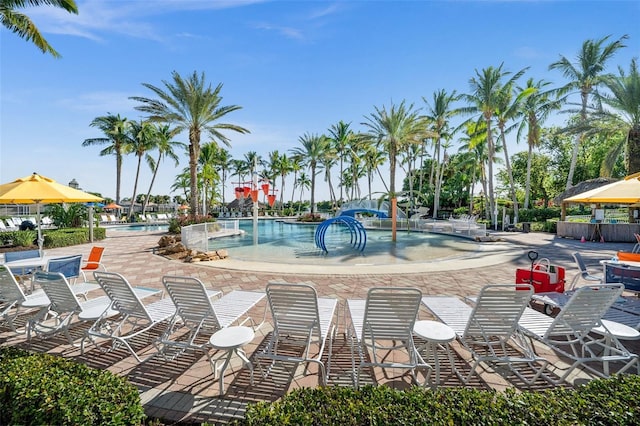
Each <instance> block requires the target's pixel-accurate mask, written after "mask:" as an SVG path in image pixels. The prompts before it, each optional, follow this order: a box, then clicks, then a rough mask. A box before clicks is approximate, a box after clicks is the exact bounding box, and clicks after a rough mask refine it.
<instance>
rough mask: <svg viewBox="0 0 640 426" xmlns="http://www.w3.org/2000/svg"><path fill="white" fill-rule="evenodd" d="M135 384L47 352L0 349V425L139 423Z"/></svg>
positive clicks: (137, 395) (139, 410) (138, 397)
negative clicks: (35, 352)
mask: <svg viewBox="0 0 640 426" xmlns="http://www.w3.org/2000/svg"><path fill="white" fill-rule="evenodd" d="M144 418H145V415H144V410H143V408H142V405H141V403H140V396H139V394H138V390H137V388H136V387H135V386H133V385H132V384H130V383H128V382H127V381H126V379H125V378H122V377H118V376H116V375H114V374H113V373H111V372H109V371H103V370H97V369H92V368H89V367H87V366H86V365H84V364H79V363H77V362H74V361H71V360H68V359H64V358H60V357H56V356H53V355H48V354H32V353H29V352H25V351H22V350H20V349H15V348H1V349H0V424H56V425H80V424H82V425H107V424H109V425H139V424H142V421H143V420H144Z"/></svg>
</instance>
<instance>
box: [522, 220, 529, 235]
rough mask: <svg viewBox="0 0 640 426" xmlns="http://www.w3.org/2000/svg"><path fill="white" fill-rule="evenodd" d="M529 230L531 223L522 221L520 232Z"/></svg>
mask: <svg viewBox="0 0 640 426" xmlns="http://www.w3.org/2000/svg"><path fill="white" fill-rule="evenodd" d="M529 231H531V223H530V222H522V232H525V233H528V232H529Z"/></svg>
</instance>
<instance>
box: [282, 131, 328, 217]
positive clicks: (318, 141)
mask: <svg viewBox="0 0 640 426" xmlns="http://www.w3.org/2000/svg"><path fill="white" fill-rule="evenodd" d="M298 141H299V142H300V144H301V145H302V147H296V148H293V149H291V150H290V152H291V153H292V154H293V155H294V156H298V158H300V163H301V164H304V165H305V166H307V167H309V169H310V170H311V214H314V213H315V190H316V175H317V172H316V170H317V167H318V165H319V164H321V163H322V158H323V156H324V155H325V152H326V151H328V150H329V139H328V138H327V137H326V136H319V135H317V134H309V133H305V134H304V135H303V136H301V137H300V138H299V139H298Z"/></svg>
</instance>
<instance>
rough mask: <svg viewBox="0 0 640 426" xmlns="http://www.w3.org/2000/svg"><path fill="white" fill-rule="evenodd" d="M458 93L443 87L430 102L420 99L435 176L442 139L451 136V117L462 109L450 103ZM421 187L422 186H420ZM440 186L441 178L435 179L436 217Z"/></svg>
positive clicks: (434, 211)
mask: <svg viewBox="0 0 640 426" xmlns="http://www.w3.org/2000/svg"><path fill="white" fill-rule="evenodd" d="M460 97H461V96H460V95H458V94H457V93H456V91H455V90H454V91H453V92H451V93H450V94H449V93H447V92H446V90H444V89H440V90H439V91H437V92H434V93H433V100H432V103H429V101H427V100H426V99H425V98H422V100H423V101H424V102H425V103H426V104H427V114H426V118H427V120H429V123H430V126H429V130H430V131H431V132H432V133H433V135H432V139H433V141H434V155H433V162H434V163H435V176H440V175H441V173H440V163H441V161H440V148H441V146H442V142H443V139H444V140H449V139H451V138H452V137H453V135H454V133H455V130H452V129H451V123H450V121H451V119H452V118H454V117H455V116H456V115H459V114H460V113H461V112H462V110H460V109H458V108H452V104H453V103H454V102H456V101H458V100H460ZM420 187H421V188H422V186H420ZM441 188H442V180H441V179H436V182H435V192H434V196H433V217H434V218H437V217H438V209H439V208H440V190H441Z"/></svg>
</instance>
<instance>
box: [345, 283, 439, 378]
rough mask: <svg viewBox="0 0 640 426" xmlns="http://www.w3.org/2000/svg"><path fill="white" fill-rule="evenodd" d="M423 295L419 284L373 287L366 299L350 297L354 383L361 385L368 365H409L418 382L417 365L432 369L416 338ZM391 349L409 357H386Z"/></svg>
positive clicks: (396, 367)
mask: <svg viewBox="0 0 640 426" xmlns="http://www.w3.org/2000/svg"><path fill="white" fill-rule="evenodd" d="M421 297H422V292H421V291H420V290H419V289H416V288H388V287H386V288H384V287H380V288H378V287H374V288H371V289H369V291H368V293H367V299H366V300H354V299H351V300H347V306H348V308H349V315H350V319H351V321H350V323H349V324H348V325H347V340H348V341H349V343H350V348H351V366H352V374H353V382H354V386H356V387H358V385H359V382H360V374H361V371H362V369H363V368H365V367H381V368H393V369H408V370H411V373H412V376H413V379H414V381H415V382H416V383H418V378H417V375H416V372H415V370H416V368H418V367H423V368H425V369H427V370H429V371H430V370H431V367H430V366H429V365H427V364H426V363H425V362H424V360H423V359H422V357H421V356H420V354H419V353H418V350H417V348H416V346H415V344H414V341H413V326H414V324H415V322H416V317H417V315H418V309H419V308H420V299H421ZM389 351H401V352H402V354H403V355H402V356H403V357H406V359H407V360H406V361H395V360H394V361H386V359H387V356H388V355H389ZM383 353H384V355H383ZM356 356H357V357H358V361H356ZM368 357H369V358H370V360H369V359H368ZM427 378H428V375H427Z"/></svg>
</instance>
